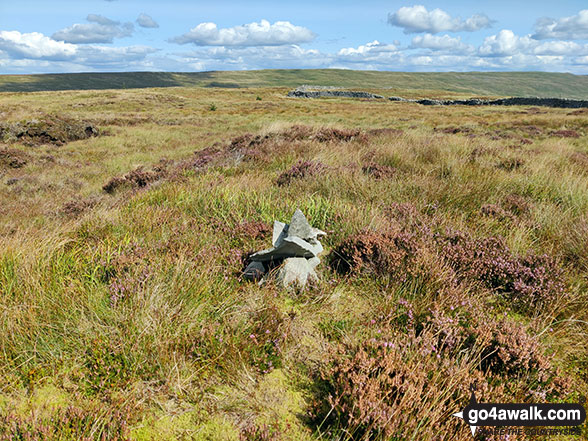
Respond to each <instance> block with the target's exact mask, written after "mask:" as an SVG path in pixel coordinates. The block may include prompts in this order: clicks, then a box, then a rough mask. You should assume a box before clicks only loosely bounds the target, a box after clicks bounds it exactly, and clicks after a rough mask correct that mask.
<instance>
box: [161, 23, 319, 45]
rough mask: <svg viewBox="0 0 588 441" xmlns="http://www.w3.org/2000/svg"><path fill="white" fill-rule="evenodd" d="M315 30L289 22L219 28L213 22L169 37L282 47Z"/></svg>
mask: <svg viewBox="0 0 588 441" xmlns="http://www.w3.org/2000/svg"><path fill="white" fill-rule="evenodd" d="M315 37H316V35H315V33H314V32H312V31H311V30H309V29H306V28H304V27H301V26H295V25H293V24H292V23H290V22H288V21H277V22H275V23H274V24H270V22H269V21H267V20H261V21H260V22H259V23H249V24H245V25H241V26H234V27H232V28H222V29H219V28H218V27H217V25H216V24H215V23H200V24H199V25H198V26H196V27H195V28H193V29H191V30H190V31H189V32H187V33H185V34H183V35H180V36H178V37H175V38H172V39H171V40H170V41H171V42H173V43H178V44H187V43H193V44H195V45H197V46H242V47H245V46H281V45H289V44H299V43H307V42H309V41H312V40H314V38H315Z"/></svg>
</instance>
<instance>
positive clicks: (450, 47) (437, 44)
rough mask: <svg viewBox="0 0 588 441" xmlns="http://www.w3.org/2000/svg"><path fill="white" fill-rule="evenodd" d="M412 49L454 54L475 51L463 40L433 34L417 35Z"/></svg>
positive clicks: (413, 40) (411, 46) (412, 43)
mask: <svg viewBox="0 0 588 441" xmlns="http://www.w3.org/2000/svg"><path fill="white" fill-rule="evenodd" d="M410 48H411V49H431V50H434V51H452V52H469V51H472V50H473V47H472V46H469V45H467V44H465V43H463V42H462V41H461V38H459V37H450V36H449V35H447V34H445V35H442V36H437V35H431V34H425V35H417V36H416V37H414V38H413V39H412V42H411V45H410Z"/></svg>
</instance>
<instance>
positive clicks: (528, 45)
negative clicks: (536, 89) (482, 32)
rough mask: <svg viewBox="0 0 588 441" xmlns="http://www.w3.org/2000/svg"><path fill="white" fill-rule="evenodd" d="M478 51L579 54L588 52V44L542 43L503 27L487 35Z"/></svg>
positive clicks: (500, 54)
mask: <svg viewBox="0 0 588 441" xmlns="http://www.w3.org/2000/svg"><path fill="white" fill-rule="evenodd" d="M478 52H479V54H480V55H481V56H484V57H504V56H515V55H537V56H561V55H576V56H578V55H583V54H585V53H588V45H586V44H584V45H581V44H578V43H575V42H573V41H563V40H558V41H546V42H543V43H542V42H540V41H538V40H535V39H533V38H531V36H530V35H525V36H523V37H521V36H518V35H516V34H515V33H514V32H513V31H511V30H508V29H503V30H501V31H500V32H499V33H498V34H496V35H491V36H490V37H486V39H485V40H484V43H483V44H482V45H481V46H480V48H479V50H478ZM545 59H546V58H545Z"/></svg>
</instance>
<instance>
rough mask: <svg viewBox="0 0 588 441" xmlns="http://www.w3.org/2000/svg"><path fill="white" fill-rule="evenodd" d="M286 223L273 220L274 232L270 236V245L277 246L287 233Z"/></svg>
mask: <svg viewBox="0 0 588 441" xmlns="http://www.w3.org/2000/svg"><path fill="white" fill-rule="evenodd" d="M288 227H289V226H288V224H285V223H284V222H280V221H274V233H273V236H272V245H273V246H274V247H277V246H279V245H280V243H281V242H282V240H283V239H284V238H285V237H286V236H287V235H288Z"/></svg>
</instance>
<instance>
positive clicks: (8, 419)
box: [0, 70, 588, 441]
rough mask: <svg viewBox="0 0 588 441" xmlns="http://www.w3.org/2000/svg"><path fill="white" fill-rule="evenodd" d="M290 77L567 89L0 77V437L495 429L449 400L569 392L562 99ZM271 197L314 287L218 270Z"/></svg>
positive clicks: (580, 328) (536, 87)
mask: <svg viewBox="0 0 588 441" xmlns="http://www.w3.org/2000/svg"><path fill="white" fill-rule="evenodd" d="M109 75H110V76H109ZM302 84H320V85H325V86H343V87H348V88H351V89H353V90H365V91H369V92H373V93H378V94H382V95H384V96H386V97H388V96H392V95H397V96H402V97H406V98H464V97H465V98H470V97H474V96H475V97H486V98H496V97H503V96H544V97H565V98H576V99H588V77H586V76H574V75H569V74H535V73H504V74H483V73H479V74H457V73H444V74H402V73H383V72H373V73H366V72H353V71H313V70H310V71H258V72H226V73H217V72H210V73H201V74H169V73H166V74H163V73H161V74H159V73H133V74H75V75H74V74H72V75H44V76H2V77H0V91H2V92H3V93H0V440H2V441H4V440H63V441H67V440H71V441H73V440H119V441H122V440H138V441H148V440H153V441H156V440H178V441H179V440H200V441H203V440H234V441H255V440H257V441H280V440H291V441H304V440H306V441H313V440H314V441H319V440H324V441H327V440H329V441H330V440H341V441H343V440H447V441H449V440H463V441H468V440H472V439H505V438H504V437H496V438H482V437H480V436H479V435H476V438H473V437H472V433H471V431H470V428H469V427H468V426H467V425H466V424H465V423H464V422H463V421H462V420H461V419H459V418H456V417H454V416H452V415H453V414H454V413H456V412H459V411H461V410H462V409H463V408H464V406H465V405H466V404H467V403H468V401H469V399H470V394H471V392H470V390H471V389H470V388H471V387H474V388H475V393H476V398H477V399H478V401H480V402H495V403H496V402H497V403H511V402H512V403H528V402H537V403H546V402H558V403H559V402H573V403H577V402H581V400H583V399H585V398H584V397H586V396H588V346H587V341H588V276H587V274H588V109H562V108H547V107H533V106H509V107H496V106H475V107H470V106H423V105H419V104H416V103H410V102H392V101H389V100H371V99H346V98H319V99H303V98H289V97H287V93H288V91H289V90H291V89H292V88H293V87H296V86H300V85H302ZM170 86H173V87H170ZM70 89H71V90H70ZM74 89H78V90H74ZM24 92H30V93H24ZM297 208H299V209H300V210H301V211H302V212H303V213H304V214H305V215H306V217H307V218H308V221H309V222H310V224H311V225H312V226H313V227H316V228H319V229H321V230H323V231H324V232H326V233H327V234H326V236H325V237H323V238H322V239H321V241H322V244H323V246H324V248H325V250H324V252H323V254H322V255H321V256H320V258H321V263H320V265H319V266H318V267H317V272H318V273H319V276H320V277H319V280H318V281H317V282H313V283H310V284H308V285H307V286H306V287H305V288H304V289H295V290H290V291H289V290H286V289H284V288H282V287H281V286H279V284H277V283H275V282H274V281H272V279H271V278H269V279H268V281H266V283H263V284H258V283H256V282H250V281H247V280H245V279H244V278H243V270H244V268H245V266H246V265H247V263H248V261H249V256H250V255H251V253H253V252H255V251H257V250H261V249H264V248H267V247H268V245H269V244H270V242H271V239H272V224H273V221H274V220H279V221H282V222H288V221H289V219H290V218H291V217H292V214H293V213H294V211H295V210H296V209H297ZM581 430H583V435H581V436H576V437H573V439H578V440H579V439H586V438H587V437H588V432H586V426H585V425H584V426H582V429H581ZM509 439H511V440H512V439H519V440H521V439H530V438H527V437H526V436H525V435H522V436H521V435H519V436H511V437H510V438H509ZM534 439H541V438H534ZM549 439H553V440H558V439H561V440H563V439H571V438H570V437H565V436H559V437H558V436H554V437H550V438H549Z"/></svg>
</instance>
